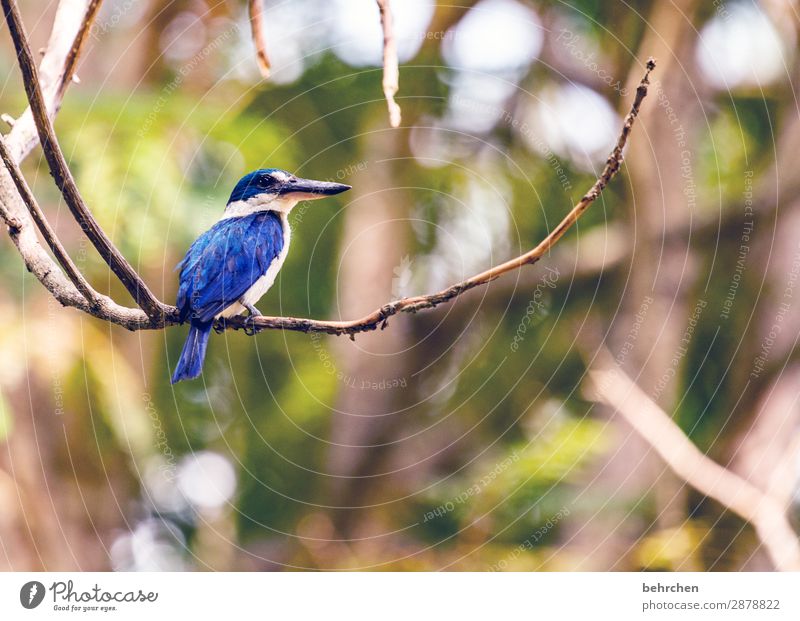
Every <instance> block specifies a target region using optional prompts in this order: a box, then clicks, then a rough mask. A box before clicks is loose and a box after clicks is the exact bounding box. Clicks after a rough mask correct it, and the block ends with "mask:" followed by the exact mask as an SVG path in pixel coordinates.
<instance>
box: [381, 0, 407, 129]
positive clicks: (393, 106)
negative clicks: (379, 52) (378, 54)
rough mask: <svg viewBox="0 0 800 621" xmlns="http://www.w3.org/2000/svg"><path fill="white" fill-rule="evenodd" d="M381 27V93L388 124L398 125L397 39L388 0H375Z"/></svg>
mask: <svg viewBox="0 0 800 621" xmlns="http://www.w3.org/2000/svg"><path fill="white" fill-rule="evenodd" d="M377 2H378V8H379V9H380V12H381V27H382V28H383V94H384V96H385V97H386V105H387V106H388V108H389V124H390V125H391V126H392V127H399V126H400V121H401V120H402V116H401V113H400V106H399V105H397V102H396V101H395V100H394V96H395V94H396V93H397V91H398V90H399V88H400V86H399V82H400V69H399V68H398V66H397V41H396V40H395V37H394V21H393V17H392V6H391V3H390V0H377Z"/></svg>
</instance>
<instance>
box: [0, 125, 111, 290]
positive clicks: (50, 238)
mask: <svg viewBox="0 0 800 621" xmlns="http://www.w3.org/2000/svg"><path fill="white" fill-rule="evenodd" d="M0 158H2V160H3V163H4V164H5V165H6V168H7V169H8V172H9V173H10V174H11V179H12V180H13V181H14V185H16V186H17V191H18V192H19V195H20V196H21V197H22V201H23V202H24V203H25V206H26V207H27V208H28V211H29V212H30V214H31V217H32V218H33V221H34V222H35V223H36V226H37V227H39V231H41V233H42V237H44V240H45V241H46V242H47V245H48V246H50V250H52V251H53V254H54V255H55V257H56V259H58V262H59V263H60V264H61V267H62V268H64V272H66V274H67V276H68V277H69V279H70V280H71V281H72V283H73V284H74V285H75V286H76V287H77V288H78V291H80V292H81V293H82V294H83V297H85V298H86V301H87V302H89V303H90V304H91V305H93V306H96V305H97V304H99V295H98V293H97V292H96V291H95V290H94V289H92V286H91V285H90V284H89V283H88V282H87V280H86V278H84V276H83V274H81V272H80V270H79V269H78V267H77V266H76V265H75V264H74V263H73V262H72V259H70V258H69V255H68V254H67V251H66V250H65V249H64V246H62V245H61V241H59V239H58V236H57V235H56V232H55V231H54V230H53V228H52V227H51V226H50V223H49V222H48V221H47V218H46V217H45V215H44V212H43V211H42V208H41V207H39V203H37V202H36V198H34V196H33V193H32V192H31V189H30V188H29V187H28V183H27V182H26V181H25V178H24V177H23V176H22V171H21V170H20V169H19V166H17V163H16V162H15V161H14V158H12V157H11V153H10V151H9V150H8V147H6V143H5V141H4V140H3V139H2V138H0Z"/></svg>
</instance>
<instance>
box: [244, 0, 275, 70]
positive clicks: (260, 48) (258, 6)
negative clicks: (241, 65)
mask: <svg viewBox="0 0 800 621" xmlns="http://www.w3.org/2000/svg"><path fill="white" fill-rule="evenodd" d="M263 2H264V0H248V3H247V4H248V6H247V8H248V11H249V13H250V31H251V32H252V35H253V45H255V47H256V62H257V63H258V69H259V71H261V77H263V78H264V79H265V80H266V79H267V78H269V75H270V70H271V68H272V67H271V65H270V62H269V56H267V39H266V35H265V34H264V5H263Z"/></svg>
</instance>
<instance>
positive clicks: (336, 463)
mask: <svg viewBox="0 0 800 621" xmlns="http://www.w3.org/2000/svg"><path fill="white" fill-rule="evenodd" d="M393 4H394V13H395V23H396V29H397V37H398V46H399V55H400V62H401V72H400V93H399V97H398V102H399V103H400V104H401V106H402V109H403V123H402V126H401V127H400V128H398V129H392V128H390V127H389V123H388V118H387V113H386V105H385V102H384V100H383V97H382V92H381V68H380V64H381V53H382V47H381V43H382V35H381V30H380V22H379V19H378V10H377V6H376V3H375V2H374V1H373V0H335V1H332V0H292V1H288V0H283V1H279V0H267V1H266V5H265V6H266V12H265V18H266V36H267V45H268V52H269V54H270V56H271V58H272V61H273V65H274V73H273V77H272V79H271V80H268V81H264V80H263V79H262V78H261V76H260V75H259V72H258V69H257V66H256V63H255V53H254V49H253V45H252V42H251V38H250V30H249V25H248V22H247V11H246V6H245V3H244V2H215V1H213V0H207V1H203V0H174V1H171V2H156V1H154V0H106V2H104V6H103V8H102V10H101V13H100V15H99V17H98V20H97V23H96V26H95V28H94V31H93V34H92V37H91V38H90V40H89V44H88V46H87V49H86V52H85V55H84V57H83V60H82V62H81V64H80V67H79V71H78V74H79V76H80V83H79V84H73V85H72V86H71V88H70V90H69V92H68V93H67V96H66V98H65V101H64V105H63V108H62V110H61V112H60V114H59V116H58V118H57V122H56V129H57V132H58V134H59V137H60V139H61V141H62V145H63V147H64V150H65V153H66V155H67V157H68V159H69V163H70V166H71V168H72V170H73V172H74V174H75V176H76V179H77V182H78V185H79V187H80V188H81V190H82V191H83V193H84V196H85V197H86V199H87V201H88V203H89V205H90V206H91V208H92V209H93V211H94V213H95V214H96V216H97V218H98V219H99V220H100V221H101V222H102V224H103V225H104V227H105V230H106V231H107V232H108V233H109V235H110V236H111V237H112V238H113V239H114V241H115V243H116V244H117V245H118V246H119V248H120V249H121V250H122V251H123V253H124V254H125V255H126V257H128V259H129V260H131V262H132V263H133V264H134V265H135V266H136V267H137V269H139V270H140V271H141V273H142V275H143V277H144V278H145V280H146V281H147V282H148V283H149V284H150V285H151V287H152V288H153V290H154V291H155V292H156V293H157V294H158V295H159V296H160V297H161V298H162V299H165V300H168V301H170V302H171V301H173V300H174V296H175V292H176V274H175V273H174V271H173V268H174V266H175V265H176V264H177V263H178V261H179V260H180V258H181V257H182V255H183V253H184V252H185V251H186V249H187V248H188V246H189V244H190V243H191V241H192V240H193V239H194V238H195V237H196V236H197V235H198V234H199V233H200V232H202V231H203V230H205V229H206V228H207V227H208V226H210V225H211V224H212V223H213V222H214V221H215V220H216V218H217V217H218V216H219V215H220V213H221V211H222V209H223V207H224V204H225V202H226V199H227V196H228V194H229V192H230V190H231V188H232V187H233V185H234V184H235V182H236V181H237V180H238V178H239V177H240V176H241V175H243V174H244V173H246V172H248V171H250V170H252V169H254V168H258V167H264V166H271V167H281V168H285V169H288V170H291V171H293V172H296V173H298V174H301V175H303V176H307V177H312V178H318V179H329V180H336V181H341V182H346V183H349V184H351V185H352V186H353V190H352V191H351V192H349V193H347V194H344V195H341V196H338V197H336V198H333V199H330V200H325V201H318V202H315V203H312V204H307V205H301V206H299V207H298V208H296V209H295V211H294V213H293V215H292V218H291V220H292V224H293V230H294V234H293V243H292V248H291V252H290V253H289V258H288V260H287V262H286V264H285V267H284V268H283V270H282V272H281V274H280V277H279V279H278V280H277V281H276V284H275V286H274V287H273V289H272V290H271V291H270V292H269V293H268V295H267V296H266V297H265V298H264V299H263V300H262V302H261V303H260V305H259V306H260V308H261V310H262V312H265V313H268V314H283V315H294V316H308V317H314V318H345V319H350V318H355V317H357V316H361V315H363V314H365V313H367V312H369V311H371V310H373V309H374V308H376V307H377V306H379V305H381V304H383V303H385V302H387V301H390V300H392V299H396V298H399V297H402V296H406V295H412V294H421V293H427V292H432V291H435V290H437V289H439V288H441V287H444V286H447V285H448V284H450V283H452V282H455V281H456V280H459V279H461V278H464V277H467V276H469V275H472V274H473V273H476V272H478V271H481V270H483V269H485V268H487V267H489V266H491V265H493V264H497V263H499V262H502V261H504V260H506V259H508V258H510V257H512V256H516V255H517V254H520V253H521V252H524V251H525V250H527V249H529V248H531V247H532V246H533V245H535V244H536V243H537V242H538V241H539V240H540V239H541V238H542V237H543V236H544V235H545V234H546V233H547V231H549V230H550V229H551V228H552V227H553V226H554V225H555V223H557V222H558V220H560V218H561V217H562V216H563V215H564V214H565V213H566V212H567V211H568V210H569V209H570V208H571V206H572V205H573V204H574V203H575V202H576V200H577V199H579V198H580V196H581V195H582V194H583V193H584V192H585V191H586V190H587V189H588V188H589V187H590V186H591V184H592V183H593V181H594V178H595V176H596V174H597V173H598V171H599V170H600V169H601V168H602V165H603V164H604V161H605V158H606V156H607V154H608V152H609V150H610V148H611V146H612V145H613V143H614V141H615V139H616V135H617V133H618V131H619V127H620V124H621V120H622V116H623V115H624V113H625V112H626V111H627V108H628V107H629V106H630V103H631V101H632V98H633V93H634V90H635V86H636V84H637V83H638V80H639V78H640V77H641V75H642V73H643V67H644V62H645V61H646V60H647V58H648V56H654V57H656V58H657V59H658V61H659V66H658V69H657V71H656V73H655V74H654V77H653V87H652V88H651V92H650V96H649V97H648V99H647V100H646V102H645V104H644V108H643V113H642V115H641V117H640V120H639V122H638V125H637V127H636V129H635V131H634V135H633V138H632V141H631V144H629V147H628V150H627V157H626V163H625V165H624V167H623V171H622V174H621V175H620V176H619V177H618V178H617V179H616V180H615V181H614V183H613V184H612V185H611V187H609V188H608V189H607V190H606V192H605V193H604V194H603V195H602V197H601V199H600V200H599V201H598V202H597V203H596V204H595V205H593V206H592V207H591V209H590V211H589V212H588V213H587V215H586V216H585V217H584V218H583V219H581V221H580V223H579V225H578V226H577V227H576V228H575V229H574V230H572V231H571V232H570V233H569V234H568V235H567V236H566V238H565V239H564V240H563V241H562V242H561V243H560V244H559V245H558V246H557V248H556V249H555V250H554V251H553V252H552V253H551V254H550V255H549V256H548V257H546V258H545V259H544V260H543V261H542V262H541V263H540V264H538V265H536V266H535V267H532V268H526V269H524V270H522V271H518V272H515V273H512V274H509V275H506V276H505V277H503V278H502V279H500V280H498V281H496V282H494V283H492V284H491V285H490V286H488V287H483V288H479V289H476V290H473V291H471V292H470V293H469V294H467V295H464V296H463V297H462V298H460V299H459V300H458V301H457V302H456V303H453V304H449V305H446V306H443V307H440V308H437V309H435V310H433V311H427V312H424V313H419V314H417V315H414V316H405V315H404V316H401V317H397V318H394V319H392V320H390V322H389V326H388V328H387V329H386V330H384V331H381V332H378V333H372V334H368V335H362V336H359V337H357V338H356V339H355V341H350V340H349V339H347V338H346V337H341V338H336V337H331V336H324V335H322V336H319V335H317V336H315V335H306V334H299V333H283V332H278V331H268V332H265V333H262V334H260V335H258V336H257V337H255V338H250V337H247V336H245V335H244V334H242V333H241V332H239V333H233V332H229V333H227V334H224V335H213V337H212V344H211V346H210V350H209V355H208V359H207V361H206V367H205V369H206V371H205V374H204V376H203V378H202V379H200V380H197V381H194V382H188V383H182V384H180V385H178V386H176V387H171V386H170V384H169V377H170V373H171V368H172V366H173V365H174V363H175V360H176V358H177V355H178V353H179V351H180V347H181V344H182V340H183V338H184V336H185V331H186V330H185V328H170V329H168V330H166V331H156V332H139V333H129V332H126V331H125V330H124V329H122V328H119V327H115V326H111V325H108V324H105V323H103V322H100V321H98V320H95V319H92V318H90V317H88V316H85V315H82V314H80V313H79V312H78V311H75V310H70V309H66V310H65V309H62V308H60V307H59V305H58V304H57V303H56V302H54V301H53V300H52V299H50V298H49V296H48V295H47V294H46V292H45V291H44V289H43V288H42V287H41V286H40V285H39V284H38V283H37V282H36V281H35V280H34V279H33V278H32V277H31V276H30V275H29V274H27V272H26V271H25V269H24V267H23V265H22V262H21V261H20V259H19V257H18V255H17V254H16V251H15V249H14V248H13V246H12V244H11V243H10V242H9V241H8V240H5V241H3V242H2V243H0V253H1V254H2V260H1V261H0V283H2V286H1V287H0V321H2V324H3V326H4V330H3V331H2V334H0V366H1V367H2V372H0V395H1V397H0V507H2V511H0V568H3V569H13V570H39V569H48V570H69V569H84V570H108V569H114V570H154V569H164V570H206V569H215V570H289V569H313V570H317V569H325V570H343V569H369V570H441V569H448V570H481V571H482V570H511V569H514V570H639V569H646V570H742V569H748V570H762V569H763V570H767V569H770V568H771V567H772V566H771V563H770V562H769V560H768V558H767V557H766V556H765V554H764V553H763V551H762V549H761V547H760V546H759V543H758V540H757V538H756V536H755V534H754V532H753V530H752V528H751V527H750V526H749V525H747V524H745V523H744V522H743V521H742V520H740V519H739V518H737V517H736V516H735V515H732V514H731V513H729V512H726V511H725V510H724V509H723V508H722V507H721V506H720V505H718V504H716V503H715V502H713V501H711V500H708V499H705V498H704V497H702V496H700V495H699V494H697V493H696V492H695V491H693V489H692V488H691V487H689V486H687V485H686V484H685V483H684V482H683V481H681V480H679V479H678V478H676V477H675V476H674V475H673V474H672V473H671V472H670V471H669V470H668V469H667V468H666V467H665V465H664V463H663V462H662V461H661V460H660V458H659V457H658V456H657V455H656V454H655V452H654V450H653V449H652V447H651V446H649V445H648V444H646V443H645V442H644V441H643V440H641V439H640V438H639V437H638V436H637V435H636V434H635V433H634V431H633V430H632V429H631V428H630V427H629V426H627V424H626V423H625V422H624V421H623V420H622V419H620V418H619V417H618V416H617V415H615V413H614V412H613V411H612V410H609V409H608V408H605V407H603V406H600V405H598V404H595V403H593V402H592V401H591V400H590V397H589V396H588V395H587V392H586V391H585V390H584V387H585V377H586V370H587V360H591V359H592V357H593V356H594V354H595V353H596V352H597V351H598V348H599V347H600V346H601V343H603V344H604V345H605V346H606V347H607V348H608V349H609V350H610V351H611V353H612V355H613V356H614V357H615V358H616V360H617V363H618V364H619V365H620V366H621V368H622V369H624V370H625V371H626V372H627V373H628V374H629V375H630V376H631V377H632V378H634V379H635V381H636V383H637V384H638V385H639V386H640V387H641V388H642V390H644V391H645V392H646V393H647V394H648V395H650V396H651V397H652V398H653V399H654V400H655V401H656V402H657V403H658V404H659V405H660V406H661V407H662V408H663V409H664V410H665V411H667V412H668V413H669V414H670V415H671V416H672V417H673V418H674V420H675V421H676V422H677V423H678V424H679V425H680V427H681V428H682V429H683V431H684V432H685V433H686V434H687V435H688V436H689V437H690V438H691V439H692V441H693V442H694V443H696V445H697V446H698V447H699V448H700V449H701V450H702V451H703V452H705V453H707V454H708V455H709V456H711V457H712V458H713V459H715V460H716V461H718V462H719V463H721V464H723V465H725V466H727V467H729V468H730V469H731V470H733V471H735V472H736V473H738V474H740V475H741V476H742V477H744V478H746V479H748V480H750V481H751V482H753V483H755V484H756V485H757V486H759V487H761V488H770V489H773V490H775V493H776V494H779V495H780V497H781V498H782V499H784V500H785V502H786V503H787V504H789V505H791V506H792V507H793V509H792V511H793V520H795V521H794V524H795V526H797V525H798V523H800V522H798V520H797V519H796V518H798V517H800V513H798V511H800V509H799V508H798V504H794V503H796V502H797V501H798V495H797V490H798V486H797V485H798V479H799V478H800V459H798V452H797V448H798V437H799V433H798V432H799V428H800V408H799V407H798V385H800V384H798V381H800V364H799V361H798V350H797V347H796V345H797V338H798V328H800V301H799V300H796V299H794V298H793V297H792V295H791V287H790V285H792V284H793V283H794V280H795V279H796V277H797V274H798V268H799V267H800V246H798V242H797V234H796V231H797V230H798V227H800V202H799V201H798V195H797V189H798V185H799V184H800V174H799V173H798V171H797V157H796V155H797V152H798V147H800V122H799V121H800V116H799V115H798V102H797V93H796V92H795V89H794V83H795V81H796V80H797V77H798V63H797V53H796V49H797V31H798V25H800V18H799V17H798V7H797V3H796V2H795V1H793V0H762V1H760V2H753V1H750V0H739V1H734V0H730V1H727V0H714V2H700V1H699V0H670V1H658V2H656V1H655V0H637V1H633V2H626V1H622V0H621V1H618V2H600V1H596V0H584V1H570V2H560V1H545V0H479V1H477V2H471V1H463V0H462V1H453V2H451V3H445V2H433V1H431V0H395V2H394V3H393ZM21 8H22V10H23V14H24V17H25V20H26V24H27V27H28V30H29V31H30V32H31V37H32V41H33V48H34V49H37V48H39V47H41V46H43V45H44V44H45V42H46V40H47V36H48V34H49V29H50V26H51V24H52V19H53V14H54V11H55V2H52V1H50V0H26V1H25V2H24V3H22V7H21ZM0 34H1V35H2V36H0V46H1V50H2V53H1V54H0V75H2V91H0V111H2V112H6V113H9V114H12V115H14V116H16V115H18V114H19V113H20V112H21V111H22V109H23V108H24V106H25V99H24V93H23V91H22V88H21V82H20V76H19V72H18V69H17V68H16V65H15V59H14V56H13V53H12V51H11V47H10V42H9V41H8V37H7V31H6V30H3V32H2V33H0ZM24 171H25V173H26V175H27V176H28V179H29V181H30V182H31V184H32V186H33V189H34V191H35V193H36V195H37V197H38V198H39V199H40V202H41V203H42V205H43V206H44V208H45V210H46V211H47V213H48V214H49V215H50V217H51V219H52V220H53V221H54V222H55V223H57V227H58V230H59V231H60V234H61V235H62V238H63V240H64V241H65V243H66V245H67V247H68V248H69V249H70V251H71V253H72V256H73V257H74V258H75V260H76V262H77V263H78V265H79V266H80V267H81V269H82V270H84V272H85V273H86V274H87V275H88V276H89V277H90V280H91V281H92V283H93V284H94V285H95V286H96V287H97V288H98V289H99V290H101V291H103V292H107V293H110V294H112V295H113V296H114V297H115V298H116V299H117V300H119V301H121V302H125V303H130V299H129V297H128V295H127V293H126V292H125V290H124V289H123V288H122V287H121V286H120V285H119V284H118V283H117V282H115V280H114V278H113V277H112V275H111V274H110V272H109V270H108V268H107V267H106V266H105V264H103V263H102V261H101V260H100V259H99V257H98V256H97V255H96V253H95V252H94V250H93V249H92V248H91V245H90V244H89V243H88V242H87V240H86V239H85V238H84V237H83V236H82V234H81V231H80V229H79V228H78V227H77V226H75V224H74V222H73V221H72V220H71V218H70V215H69V212H68V210H67V209H65V206H64V204H63V203H62V202H61V200H60V196H59V194H58V192H57V190H56V189H55V187H54V186H53V184H52V182H51V179H50V177H49V175H48V173H47V167H46V165H45V163H44V162H43V160H42V158H41V154H40V151H39V150H37V151H36V152H35V153H34V154H33V155H32V156H31V157H30V158H29V159H28V160H27V161H26V163H25V166H24ZM787 291H788V294H787ZM776 326H777V327H776Z"/></svg>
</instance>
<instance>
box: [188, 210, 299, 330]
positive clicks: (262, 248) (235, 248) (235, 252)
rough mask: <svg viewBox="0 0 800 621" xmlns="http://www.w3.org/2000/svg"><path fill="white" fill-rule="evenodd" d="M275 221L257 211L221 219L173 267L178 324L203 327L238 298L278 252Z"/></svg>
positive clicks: (279, 232) (280, 236)
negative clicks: (177, 276) (188, 322)
mask: <svg viewBox="0 0 800 621" xmlns="http://www.w3.org/2000/svg"><path fill="white" fill-rule="evenodd" d="M283 243H284V239H283V225H282V223H281V220H280V216H278V215H277V214H275V213H273V212H268V211H262V212H258V213H254V214H251V215H249V216H242V217H236V218H227V219H225V220H220V221H219V222H217V223H216V224H215V225H214V226H213V227H211V228H210V229H209V230H208V231H206V232H205V233H203V234H202V235H201V236H200V237H198V238H197V240H196V241H195V242H194V243H193V244H192V246H191V248H189V252H187V253H186V257H185V258H184V259H183V261H181V262H180V263H179V264H178V267H179V268H180V270H181V277H180V288H179V290H178V302H177V306H178V309H180V312H181V319H182V320H186V319H187V318H190V319H194V320H197V321H199V322H201V323H208V322H210V321H212V320H213V319H214V316H215V315H217V314H219V313H221V312H222V311H223V310H225V309H226V308H227V307H228V306H230V305H231V304H233V303H234V302H236V301H237V300H238V299H239V298H241V297H242V296H243V295H244V294H245V293H246V292H247V290H248V289H250V287H252V286H253V284H255V282H256V281H257V280H258V279H259V278H260V277H261V276H263V275H264V274H265V273H266V272H267V269H268V268H269V266H270V264H271V263H272V262H273V261H274V260H275V258H276V257H277V256H278V255H279V254H280V252H281V250H282V249H283Z"/></svg>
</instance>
